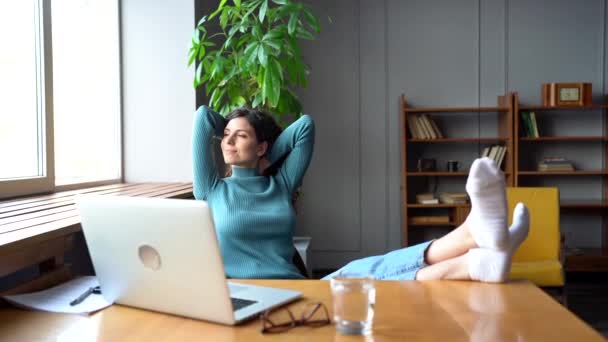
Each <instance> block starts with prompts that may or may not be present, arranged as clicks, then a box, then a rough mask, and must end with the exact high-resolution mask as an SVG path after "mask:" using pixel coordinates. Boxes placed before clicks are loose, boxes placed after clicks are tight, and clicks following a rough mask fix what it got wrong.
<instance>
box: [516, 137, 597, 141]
mask: <svg viewBox="0 0 608 342" xmlns="http://www.w3.org/2000/svg"><path fill="white" fill-rule="evenodd" d="M519 140H520V141H608V138H606V137H602V136H598V137H590V136H586V137H585V136H583V137H574V136H572V137H566V136H561V137H558V136H554V137H539V138H529V137H520V138H519Z"/></svg>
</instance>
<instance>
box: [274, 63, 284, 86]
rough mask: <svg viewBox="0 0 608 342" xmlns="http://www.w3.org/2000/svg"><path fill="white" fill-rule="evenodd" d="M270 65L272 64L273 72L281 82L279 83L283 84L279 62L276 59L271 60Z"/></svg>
mask: <svg viewBox="0 0 608 342" xmlns="http://www.w3.org/2000/svg"><path fill="white" fill-rule="evenodd" d="M271 62H272V64H274V70H275V71H276V74H277V75H278V76H279V79H280V80H281V83H283V81H284V80H283V68H282V67H281V62H279V60H278V59H276V58H272V61H271Z"/></svg>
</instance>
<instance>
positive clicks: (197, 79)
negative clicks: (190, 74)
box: [194, 63, 203, 89]
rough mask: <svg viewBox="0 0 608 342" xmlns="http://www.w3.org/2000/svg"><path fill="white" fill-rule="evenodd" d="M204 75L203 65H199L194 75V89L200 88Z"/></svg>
mask: <svg viewBox="0 0 608 342" xmlns="http://www.w3.org/2000/svg"><path fill="white" fill-rule="evenodd" d="M202 73H203V64H202V63H199V64H198V66H197V67H196V72H195V73H194V89H196V88H198V86H199V85H200V84H201V74H202Z"/></svg>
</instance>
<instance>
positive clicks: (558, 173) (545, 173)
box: [519, 170, 608, 176]
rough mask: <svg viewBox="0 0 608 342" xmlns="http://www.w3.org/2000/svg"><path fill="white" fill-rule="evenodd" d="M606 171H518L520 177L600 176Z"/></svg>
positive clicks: (605, 173)
mask: <svg viewBox="0 0 608 342" xmlns="http://www.w3.org/2000/svg"><path fill="white" fill-rule="evenodd" d="M607 174H608V172H607V171H602V170H595V171H519V175H520V176H601V175H607Z"/></svg>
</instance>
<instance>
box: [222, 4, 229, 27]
mask: <svg viewBox="0 0 608 342" xmlns="http://www.w3.org/2000/svg"><path fill="white" fill-rule="evenodd" d="M228 10H229V8H228V7H225V8H224V10H223V11H222V14H221V15H220V27H221V28H222V30H225V29H226V24H227V23H228Z"/></svg>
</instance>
